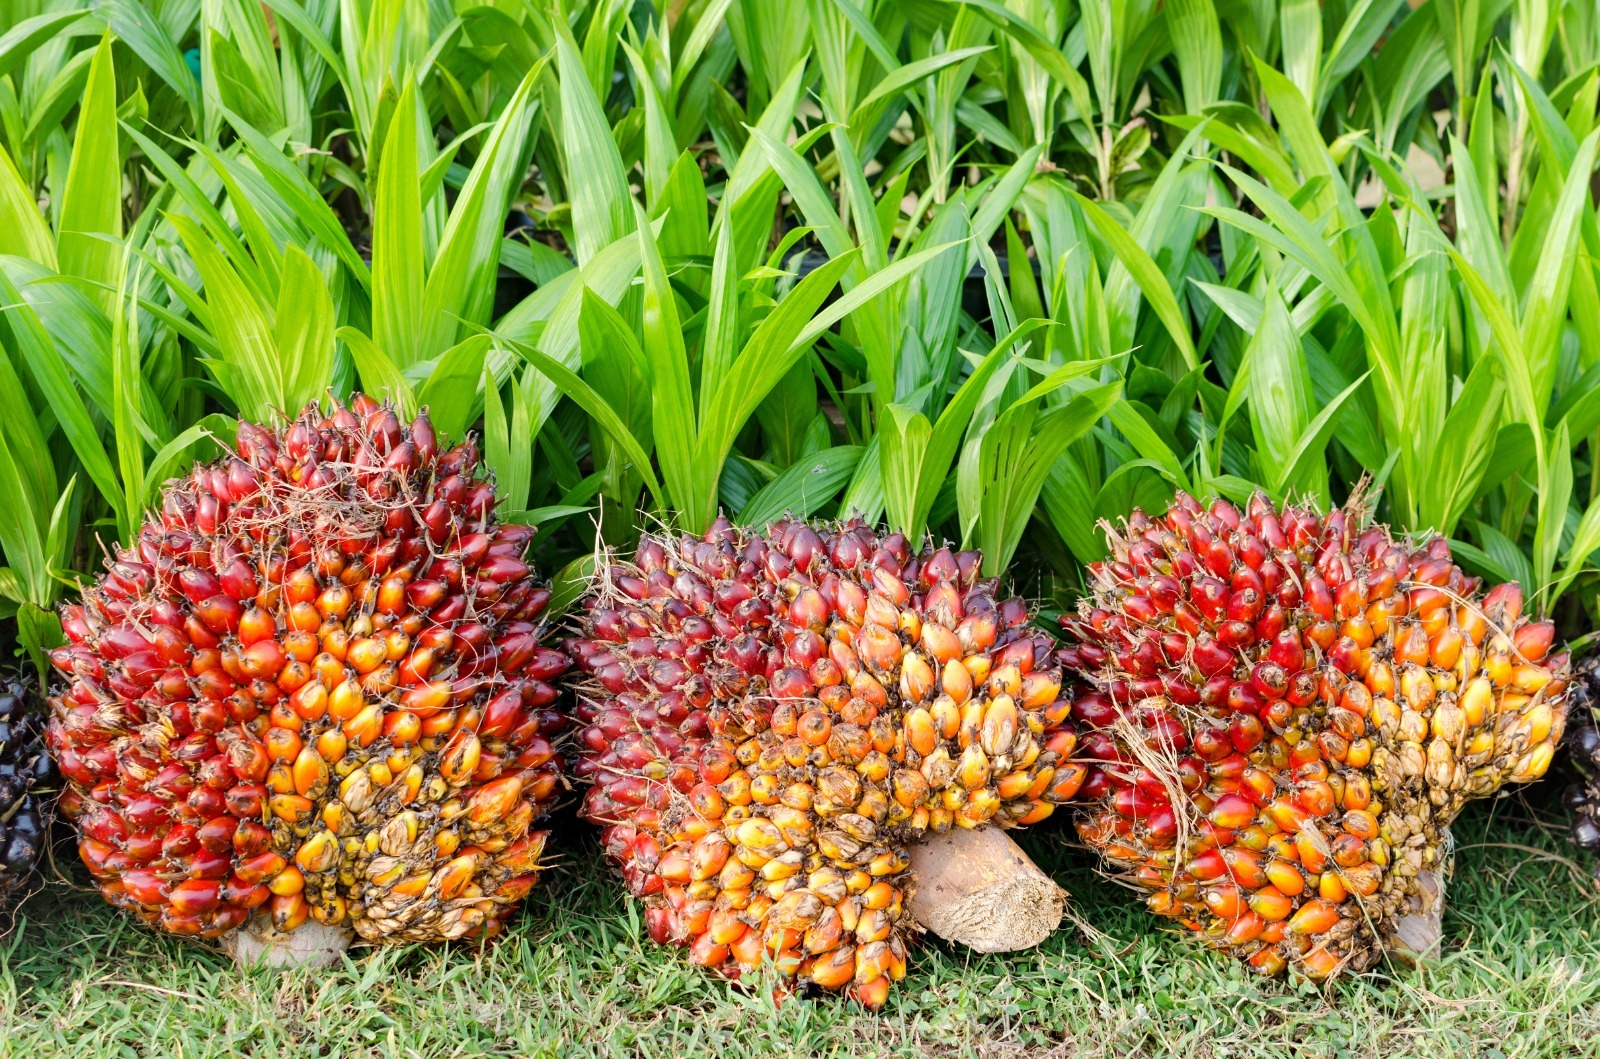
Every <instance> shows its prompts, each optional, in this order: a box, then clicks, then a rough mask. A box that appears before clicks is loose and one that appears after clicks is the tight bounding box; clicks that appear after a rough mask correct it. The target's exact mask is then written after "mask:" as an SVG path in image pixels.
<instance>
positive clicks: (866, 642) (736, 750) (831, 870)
mask: <svg viewBox="0 0 1600 1059" xmlns="http://www.w3.org/2000/svg"><path fill="white" fill-rule="evenodd" d="M979 565H980V557H979V556H978V555H977V553H975V552H961V553H952V552H950V551H949V550H948V549H943V548H941V549H938V550H933V549H928V550H925V551H923V552H922V553H921V554H914V553H913V551H912V550H911V548H910V546H909V545H908V543H907V541H906V539H905V538H904V537H903V536H900V535H893V536H888V537H884V538H881V539H880V538H879V537H878V536H877V535H875V534H874V533H873V531H872V530H871V529H869V528H868V527H867V526H865V525H864V524H862V523H860V522H848V523H844V524H842V525H810V524H807V523H802V522H794V521H784V522H779V523H777V524H775V525H773V526H771V527H769V528H768V529H767V531H766V532H765V533H757V532H749V531H744V530H736V529H734V528H732V527H731V526H730V525H729V524H728V523H727V522H726V521H722V520H719V521H718V522H717V523H716V524H715V525H713V526H712V528H711V529H710V530H709V531H708V532H707V533H706V534H705V535H704V536H703V537H700V538H696V537H692V536H686V537H683V538H681V539H677V538H668V537H653V536H652V537H646V538H645V539H644V541H643V542H642V543H641V544H640V546H639V548H638V550H637V553H636V555H635V556H634V559H633V561H632V562H621V561H618V560H616V558H615V557H608V558H607V559H606V560H605V561H604V562H602V564H601V573H600V576H599V578H598V579H597V584H596V587H595V589H594V591H593V593H592V594H591V596H590V598H589V599H588V600H587V602H586V611H585V613H584V615H583V618H582V638H580V639H577V640H574V641H573V642H571V643H570V644H569V650H570V651H571V652H572V654H573V655H574V656H575V657H576V659H577V661H578V664H579V666H580V667H581V669H582V670H583V672H584V673H586V674H588V680H587V681H586V682H585V683H583V684H582V685H580V687H579V692H578V703H577V705H576V707H575V709H576V713H577V718H578V720H579V722H580V723H581V724H582V725H583V726H584V727H583V728H582V730H581V732H580V733H579V742H580V749H579V752H580V761H579V764H578V766H577V772H578V774H579V775H580V776H582V777H584V778H586V779H589V780H591V781H592V782H593V786H592V787H591V788H590V790H589V793H588V795H587V797H586V798H585V799H584V802H583V812H584V814H585V815H586V816H587V817H588V818H589V819H590V820H593V821H594V822H596V823H599V824H601V825H602V826H603V827H604V829H605V830H604V833H603V837H602V841H603V843H604V847H605V850H606V852H607V854H608V856H610V858H611V859H612V860H613V861H614V862H615V863H616V864H617V865H619V866H620V868H621V870H622V874H623V877H624V878H625V879H626V881H627V883H628V885H629V887H630V889H631V890H632V891H633V893H634V894H635V895H637V896H639V897H642V898H643V899H644V902H645V906H646V919H647V923H648V926H649V930H650V934H651V936H652V937H653V938H655V939H656V940H657V941H658V942H663V943H665V942H675V943H677V944H682V945H687V946H689V947H690V951H691V954H692V957H693V959H694V960H695V962H697V963H699V964H701V965H704V966H707V967H713V968H718V969H720V970H721V971H722V973H724V974H727V975H729V976H732V977H736V976H737V975H738V974H739V973H740V972H741V971H742V970H745V969H751V968H755V967H757V966H758V965H760V964H761V962H762V961H763V959H764V958H770V959H771V960H772V962H773V963H774V964H775V965H776V967H777V968H778V969H779V971H780V972H781V973H783V974H785V975H788V976H793V977H794V978H795V979H797V980H799V981H800V982H810V983H812V984H815V985H817V986H820V987H822V988H825V989H834V990H838V989H844V990H848V991H849V992H850V993H851V995H853V996H855V997H856V998H857V999H859V1000H860V1001H862V1002H863V1003H865V1004H867V1005H869V1006H876V1005H878V1004H881V1003H882V1002H883V1001H884V998H885V997H886V996H887V993H888V989H889V985H890V983H891V982H892V981H895V980H898V979H899V978H900V977H902V976H903V975H904V974H905V967H906V941H907V938H908V936H909V934H910V933H911V930H912V929H913V928H912V926H911V924H910V923H909V922H907V921H906V918H905V900H906V896H907V894H906V885H907V883H906V879H905V876H904V874H903V873H904V872H905V870H906V866H907V853H906V848H907V844H908V843H909V842H911V841H913V840H914V839H915V838H916V837H917V836H918V835H920V834H922V833H924V832H927V831H929V830H932V831H936V832H942V831H946V830H948V829H949V828H951V827H952V826H961V827H973V826H977V825H979V824H982V823H985V822H989V821H993V822H994V823H996V824H998V825H1000V826H1002V827H1012V826H1017V825H1023V824H1031V823H1034V822H1036V821H1039V820H1042V819H1043V818H1044V817H1046V816H1047V815H1049V813H1050V811H1051V809H1052V808H1053V807H1054V804H1055V803H1058V802H1062V801H1066V800H1068V799H1070V798H1071V797H1072V796H1073V794H1075V793H1076V792H1077V789H1078V786H1079V784H1080V783H1082V781H1083V778H1084V775H1085V771H1086V770H1085V768H1084V767H1083V766H1081V765H1076V764H1073V763H1071V762H1070V761H1069V759H1070V757H1071V756H1072V753H1073V748H1074V739H1073V736H1072V734H1071V733H1070V732H1068V731H1066V730H1064V729H1061V728H1060V726H1059V725H1060V722H1061V721H1062V720H1063V719H1064V717H1065V714H1066V711H1067V704H1066V703H1065V702H1064V701H1060V690H1061V677H1060V672H1059V671H1058V670H1057V669H1055V668H1054V665H1053V663H1052V661H1051V658H1052V652H1053V647H1054V645H1053V643H1052V641H1051V639H1050V638H1049V637H1048V636H1046V635H1044V634H1042V633H1039V632H1038V631H1036V630H1033V629H1031V628H1030V627H1029V625H1028V619H1029V613H1028V608H1027V606H1026V605H1025V604H1024V603H1023V602H1022V601H1021V600H1016V599H1007V600H997V599H996V598H995V590H996V585H995V582H993V581H991V580H985V579H981V578H979V576H978V572H979ZM1052 728H1054V729H1056V734H1055V735H1054V736H1048V735H1047V734H1046V733H1047V731H1048V730H1050V729H1052Z"/></svg>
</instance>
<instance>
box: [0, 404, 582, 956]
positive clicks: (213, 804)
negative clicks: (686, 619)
mask: <svg viewBox="0 0 1600 1059" xmlns="http://www.w3.org/2000/svg"><path fill="white" fill-rule="evenodd" d="M358 413H359V414H358ZM476 474H477V457H476V450H475V448H474V447H473V446H472V444H471V443H470V442H468V443H466V444H464V445H461V446H457V447H456V448H453V449H449V450H447V451H445V452H443V453H441V452H440V451H439V448H438V442H437V439H436V437H435V435H434V433H433V429H432V427H431V426H430V425H429V423H428V420H427V417H426V416H425V415H423V416H419V417H418V418H417V419H416V420H415V421H414V422H412V423H411V424H410V425H409V426H407V425H404V424H401V423H400V421H399V419H398V417H397V416H396V415H395V414H394V411H393V409H391V408H388V407H386V406H382V405H379V404H377V403H376V402H372V401H369V400H367V399H365V398H357V399H356V400H355V401H353V402H352V406H351V408H350V409H345V408H341V407H338V406H337V405H336V406H335V407H334V408H333V410H332V414H331V415H324V414H323V413H322V412H321V411H320V410H319V409H318V408H317V406H315V405H312V406H310V407H308V408H307V409H306V410H305V411H304V412H302V413H301V414H300V415H299V416H298V417H297V418H296V419H295V420H294V421H293V422H291V423H288V424H286V425H285V426H284V427H283V428H282V429H280V430H278V431H269V430H267V429H265V428H261V427H257V426H253V425H251V424H248V423H246V424H241V425H240V428H239V436H238V455H237V456H236V457H226V458H224V460H223V461H222V462H220V463H218V464H215V465H212V466H210V467H204V466H202V467H196V468H194V469H193V471H191V472H190V474H189V475H188V476H187V477H185V478H181V479H177V480H174V481H172V482H169V483H168V485H167V488H166V492H165V494H164V496H163V502H162V504H161V506H160V509H159V511H158V512H156V513H153V514H152V515H151V517H150V519H149V521H148V522H147V523H146V526H145V530H144V531H143V532H142V533H141V535H140V539H139V542H138V548H137V549H123V550H122V551H120V552H118V554H117V555H116V556H115V557H114V559H113V560H112V561H111V562H110V563H109V564H108V565H109V569H108V572H107V573H106V575H105V576H104V577H102V578H101V579H100V581H99V582H97V583H96V584H95V585H94V586H91V587H90V588H88V589H87V590H86V591H85V592H84V595H83V604H82V606H81V607H71V608H68V609H67V610H66V612H65V613H66V628H67V630H68V633H69V635H68V639H69V643H68V645H67V646H66V647H64V648H61V649H60V650H58V651H57V652H55V654H54V655H53V656H52V661H53V663H54V665H55V667H56V669H57V671H58V672H59V673H60V674H61V676H62V677H63V678H64V679H65V680H67V681H70V682H71V683H69V684H68V685H67V686H66V687H63V688H61V689H59V691H58V693H57V695H56V697H55V698H54V699H53V700H52V709H53V718H52V721H51V724H50V731H49V737H50V742H51V745H52V746H53V747H54V749H55V752H56V754H57V755H58V756H59V757H60V758H61V759H62V760H64V761H66V762H68V764H69V769H68V770H67V780H68V790H67V792H66V794H65V796H64V798H63V802H62V804H63V806H64V808H65V809H66V811H67V815H68V816H70V817H73V818H75V819H76V821H77V823H78V824H79V827H80V829H81V830H82V831H83V833H84V836H85V837H84V840H83V842H82V843H81V849H82V851H83V854H84V856H85V858H86V860H88V861H89V863H90V866H91V870H92V871H93V872H94V874H95V876H96V881H97V883H98V884H99V885H100V888H101V890H102V892H103V893H104V894H105V896H106V897H107V899H108V900H110V901H112V902H113V903H114V904H118V905H120V906H122V907H124V908H127V909H128V910H129V911H132V912H134V913H135V914H136V915H138V916H139V917H140V918H142V919H143V920H145V921H146V922H148V923H151V924H154V925H157V926H160V927H162V928H164V929H168V930H173V931H176V932H180V933H185V934H195V935H199V936H201V937H208V938H209V937H216V936H218V935H220V934H222V933H224V932H226V931H228V930H231V929H233V928H234V927H236V926H238V925H239V924H241V923H243V922H244V921H245V920H246V919H247V918H248V917H249V915H251V914H252V911H253V910H255V909H257V908H259V909H260V910H261V913H262V914H264V915H269V916H270V917H271V918H272V920H273V922H274V923H275V924H276V925H277V926H278V927H279V928H280V929H294V928H295V927H297V926H299V925H301V924H303V923H305V922H307V921H308V919H310V918H313V917H314V918H315V919H316V920H317V921H318V922H321V923H325V924H329V925H333V926H341V927H344V928H346V929H349V930H351V931H353V932H354V933H356V934H358V935H360V936H361V937H362V938H364V939H366V940H368V941H372V942H426V941H437V940H443V939H449V938H457V937H487V936H491V935H493V934H494V933H496V932H497V931H498V930H499V929H500V928H501V925H502V923H503V921H504V920H505V918H506V917H507V916H508V915H509V914H510V913H511V911H512V910H513V909H514V908H515V906H516V904H517V902H518V901H519V900H520V899H521V897H522V896H523V895H524V894H525V893H526V892H527V890H528V887H529V886H530V885H531V883H532V881H533V876H534V874H535V873H536V871H537V868H538V865H537V855H538V852H539V850H541V849H542V848H543V833H542V832H530V831H529V825H530V823H531V822H532V821H533V820H534V819H535V818H536V817H538V816H539V815H540V814H541V813H542V812H544V811H545V810H546V809H547V808H548V807H549V805H550V803H551V802H552V801H553V800H554V797H555V795H556V793H557V791H556V788H557V779H558V773H559V772H560V770H561V768H562V766H563V760H562V758H561V757H560V756H559V755H557V754H555V753H554V752H553V751H552V749H551V745H550V739H551V737H553V736H554V735H555V733H556V732H557V731H558V730H559V728H560V727H561V724H562V721H561V718H560V717H559V715H557V714H556V713H554V712H551V711H550V710H548V709H545V708H544V707H547V706H549V704H550V702H551V699H552V698H553V692H551V690H550V687H549V685H548V684H547V683H546V681H549V680H552V679H553V678H554V677H555V676H557V675H558V674H560V673H561V672H562V670H564V669H565V668H566V666H567V664H568V660H567V657H566V655H565V654H563V653H561V652H559V651H555V650H551V649H548V648H541V647H539V642H540V640H542V639H543V637H544V634H545V627H544V626H543V625H542V624H541V621H540V619H541V613H540V612H541V611H542V610H543V608H544V606H545V603H546V601H547V600H548V599H549V594H548V593H547V592H546V591H545V590H543V589H542V588H537V587H536V586H535V585H534V583H533V582H532V580H531V575H530V573H529V571H528V568H527V566H526V565H525V564H524V563H523V561H522V559H521V558H520V556H521V553H522V552H523V550H524V549H525V547H526V545H527V542H528V540H529V534H528V532H527V531H525V530H524V529H523V528H522V527H516V526H503V525H500V524H499V523H497V522H496V521H495V519H494V517H493V514H492V508H493V493H492V489H489V487H488V483H487V482H486V481H485V480H483V479H481V478H479V477H477V476H476ZM485 490H488V491H485ZM445 494H448V495H450V496H451V497H452V498H453V500H452V502H449V503H444V502H439V503H438V504H437V506H438V507H439V508H440V514H439V516H438V518H436V519H435V520H434V522H432V523H429V525H428V529H429V533H430V536H431V537H432V540H431V541H429V542H422V541H420V540H419V538H418V536H417V532H416V528H415V523H414V522H413V521H412V519H411V516H410V514H409V510H410V506H416V507H418V508H420V509H427V510H431V509H432V508H433V507H434V506H436V501H438V500H439V498H440V497H442V496H443V495H445ZM399 497H406V498H408V499H407V500H406V501H405V502H404V503H402V502H401V501H400V500H398V499H397V498H399ZM191 513H193V514H192V515H191ZM146 545H148V546H149V549H150V550H151V555H150V557H149V559H150V563H153V564H154V565H155V567H156V568H157V569H161V570H163V571H169V573H163V574H162V576H160V577H154V576H149V575H148V574H146V573H145V572H144V571H145V570H146V569H148V566H147V565H146V564H145V563H144V558H143V556H144V549H145V546H146ZM469 560H470V561H469ZM419 586H437V589H434V588H432V587H419ZM447 597H449V598H453V599H459V600H462V601H463V602H462V604H461V605H460V606H458V608H457V609H456V611H455V612H454V613H452V612H451V611H449V610H447V609H446V607H445V606H441V604H444V603H445V601H446V598H447ZM468 599H471V600H475V601H477V602H475V603H473V604H471V605H467V604H466V603H465V601H466V600H468ZM508 639H516V640H517V642H518V643H519V644H522V645H524V646H522V647H519V648H518V649H517V650H515V651H507V650H506V649H505V648H503V647H502V648H501V650H500V651H499V652H494V651H488V652H486V651H485V648H487V647H489V645H492V644H497V643H498V644H505V643H506V642H507V641H508ZM423 641H426V642H423ZM508 656H512V657H514V660H515V661H516V662H517V663H518V665H517V666H513V665H510V664H502V661H503V660H504V659H506V658H507V657H508ZM530 660H534V661H536V662H537V665H529V662H530ZM469 664H470V666H471V667H472V668H471V676H470V678H469V677H467V676H465V675H464V674H465V672H466V667H467V666H468V665H469ZM535 670H537V672H535ZM83 672H95V673H98V674H100V676H99V677H97V678H96V679H95V680H94V682H93V684H90V683H87V682H85V681H84V680H83V679H82V678H81V677H79V676H78V674H79V673H83ZM169 676H170V678H171V679H169ZM429 678H432V679H433V680H434V681H435V682H434V683H431V684H430V683H427V682H426V681H427V679H429ZM441 682H442V683H441ZM0 699H3V697H0ZM491 702H492V703H494V704H495V707H494V708H493V709H490V708H489V704H490V703H491ZM445 706H449V707H451V709H449V710H446V709H444V707H445ZM80 710H89V711H91V713H92V715H93V716H94V717H95V718H96V719H97V720H96V722H95V724H93V725H86V724H83V723H81V720H80V714H79V713H78V711H80ZM436 718H437V719H441V720H442V722H443V723H439V724H435V723H434V721H435V720H436ZM486 718H492V726H493V727H492V731H484V732H483V734H482V735H481V736H480V735H479V734H478V729H479V728H480V727H482V726H483V725H484V723H485V719H486ZM430 725H431V727H430ZM158 734H159V735H158ZM535 837H537V841H536V842H535V841H532V839H534V838H535ZM430 886H432V887H433V889H431V890H430ZM461 894H469V895H471V896H472V897H473V900H471V901H460V900H449V899H445V898H447V897H449V896H455V897H459V896H460V895H461Z"/></svg>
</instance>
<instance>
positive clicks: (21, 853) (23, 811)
mask: <svg viewBox="0 0 1600 1059" xmlns="http://www.w3.org/2000/svg"><path fill="white" fill-rule="evenodd" d="M36 698H37V696H36V695H35V693H34V689H33V685H32V684H31V683H30V682H29V681H28V680H27V679H26V678H25V677H23V675H22V674H20V673H9V674H6V675H5V676H4V677H0V908H4V907H6V906H7V905H8V904H9V903H10V902H11V900H12V899H13V898H15V897H16V896H17V894H18V893H19V892H20V891H21V890H22V887H23V885H24V883H25V882H26V880H27V879H28V877H29V875H30V874H31V873H32V872H33V870H34V868H35V867H36V866H37V865H38V863H39V858H40V857H42V856H43V855H44V847H45V832H46V830H47V828H48V826H49V821H50V817H49V801H50V799H49V798H48V792H49V791H50V790H51V789H52V788H53V787H54V785H55V779H56V771H55V765H54V763H53V762H52V761H51V760H50V755H49V754H47V753H45V746H44V727H45V715H44V711H43V710H42V709H39V708H36V703H35V700H36Z"/></svg>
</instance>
